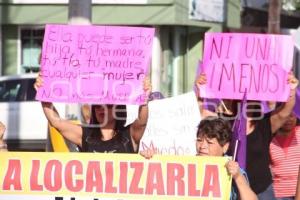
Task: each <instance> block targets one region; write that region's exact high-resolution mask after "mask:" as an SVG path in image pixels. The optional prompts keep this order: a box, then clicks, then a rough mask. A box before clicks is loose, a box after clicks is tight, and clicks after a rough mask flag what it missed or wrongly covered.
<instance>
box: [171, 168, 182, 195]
mask: <svg viewBox="0 0 300 200" xmlns="http://www.w3.org/2000/svg"><path fill="white" fill-rule="evenodd" d="M167 176H168V182H167V194H168V195H175V185H176V183H177V189H178V191H177V194H176V195H180V196H183V195H184V189H185V186H184V181H183V177H184V167H183V165H181V164H177V163H168V164H167Z"/></svg>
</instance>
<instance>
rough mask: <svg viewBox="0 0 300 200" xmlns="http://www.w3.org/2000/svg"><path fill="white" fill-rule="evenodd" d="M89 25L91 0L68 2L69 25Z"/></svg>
mask: <svg viewBox="0 0 300 200" xmlns="http://www.w3.org/2000/svg"><path fill="white" fill-rule="evenodd" d="M90 23H91V0H69V24H90Z"/></svg>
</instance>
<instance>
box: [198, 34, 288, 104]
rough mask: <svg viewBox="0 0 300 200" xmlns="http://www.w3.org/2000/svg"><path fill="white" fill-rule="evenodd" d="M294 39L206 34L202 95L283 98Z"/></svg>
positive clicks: (279, 36) (273, 36)
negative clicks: (204, 79) (204, 78)
mask: <svg viewBox="0 0 300 200" xmlns="http://www.w3.org/2000/svg"><path fill="white" fill-rule="evenodd" d="M293 51H294V42H293V39H292V37H291V36H288V35H269V34H241V33H206V34H205V46H204V58H203V65H202V68H203V71H204V73H205V74H206V77H207V84H206V85H204V86H201V87H200V95H201V96H202V97H206V98H224V99H242V98H243V93H244V91H245V89H247V99H248V100H264V101H286V100H287V98H288V95H289V86H288V84H287V76H288V72H289V71H290V70H291V67H292V63H293Z"/></svg>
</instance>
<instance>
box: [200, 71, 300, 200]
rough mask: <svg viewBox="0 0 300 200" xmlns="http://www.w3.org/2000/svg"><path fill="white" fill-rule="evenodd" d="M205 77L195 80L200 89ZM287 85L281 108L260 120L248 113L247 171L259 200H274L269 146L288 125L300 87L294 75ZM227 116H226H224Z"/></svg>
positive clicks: (251, 111)
mask: <svg viewBox="0 0 300 200" xmlns="http://www.w3.org/2000/svg"><path fill="white" fill-rule="evenodd" d="M206 81H207V80H206V76H205V74H201V75H199V77H198V78H197V80H196V84H197V86H199V85H202V84H206ZM287 81H288V83H289V85H290V96H289V99H288V100H287V102H285V103H284V104H283V105H282V106H280V107H278V108H276V109H275V110H273V111H272V112H270V113H267V114H265V115H263V114H261V115H260V116H261V117H258V118H257V117H255V116H256V115H257V114H258V113H257V112H253V111H254V110H255V111H257V109H249V108H248V110H247V112H246V113H245V114H246V116H247V124H246V127H247V128H246V133H247V146H246V151H247V153H246V171H247V174H248V176H249V182H250V186H251V188H252V190H253V191H254V192H255V193H256V194H257V195H258V198H259V199H267V200H271V199H275V197H274V192H273V188H272V175H271V171H270V168H269V164H270V163H269V162H270V155H269V146H270V143H271V140H272V137H273V136H274V134H275V133H276V131H277V130H278V129H279V128H280V127H281V126H282V125H283V124H284V123H285V121H286V120H287V118H288V116H289V115H290V114H291V112H292V110H293V107H294V105H295V92H296V87H297V85H298V80H297V79H296V78H295V77H294V75H293V74H289V77H288V80H287ZM202 105H203V104H201V105H200V107H201V111H202V113H203V115H204V116H205V115H210V114H213V115H215V113H211V112H209V111H206V110H205V108H204V107H203V106H202ZM228 110H230V111H231V112H232V113H233V114H232V116H237V114H238V113H235V112H234V111H235V110H237V109H236V108H235V106H234V105H232V107H228ZM222 116H224V115H222Z"/></svg>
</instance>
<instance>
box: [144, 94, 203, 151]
mask: <svg viewBox="0 0 300 200" xmlns="http://www.w3.org/2000/svg"><path fill="white" fill-rule="evenodd" d="M200 120H201V117H200V111H199V106H198V102H197V99H196V96H195V93H194V92H189V93H186V94H183V95H179V96H175V97H171V98H165V99H162V100H155V101H150V102H149V118H148V122H147V126H146V130H145V132H144V135H143V137H142V139H141V141H140V145H139V148H140V149H139V150H140V151H143V150H146V149H148V148H151V149H155V150H157V152H158V153H159V154H165V155H196V145H195V141H196V135H197V126H198V124H199V123H200Z"/></svg>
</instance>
